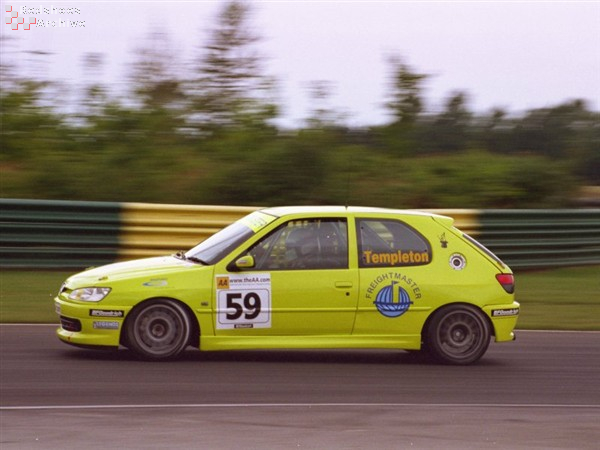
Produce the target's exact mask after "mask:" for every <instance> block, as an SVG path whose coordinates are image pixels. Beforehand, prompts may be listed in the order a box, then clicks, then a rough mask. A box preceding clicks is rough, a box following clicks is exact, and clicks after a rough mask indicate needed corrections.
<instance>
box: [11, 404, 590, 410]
mask: <svg viewBox="0 0 600 450" xmlns="http://www.w3.org/2000/svg"><path fill="white" fill-rule="evenodd" d="M353 407H360V408H365V407H367V408H369V407H377V408H382V407H392V408H511V409H514V408H518V409H534V408H541V409H600V405H561V404H518V403H495V404H488V403H427V404H423V403H193V404H181V405H178V404H169V403H167V404H163V405H161V404H154V405H48V406H0V411H33V410H77V409H178V408H179V409H189V408H191V409H210V408H353Z"/></svg>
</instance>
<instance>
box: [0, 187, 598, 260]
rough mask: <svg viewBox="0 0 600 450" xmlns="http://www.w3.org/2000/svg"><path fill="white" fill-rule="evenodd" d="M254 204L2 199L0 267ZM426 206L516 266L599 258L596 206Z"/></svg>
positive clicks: (149, 237) (147, 249) (126, 242)
mask: <svg viewBox="0 0 600 450" xmlns="http://www.w3.org/2000/svg"><path fill="white" fill-rule="evenodd" d="M256 209H257V207H233V206H205V205H204V206H203V205H198V206H197V205H157V204H148V203H105V202H70V201H51V200H18V199H0V266H1V267H2V268H15V269H16V268H27V269H44V268H56V269H58V268H68V269H81V268H84V267H88V266H96V265H101V264H107V263H110V262H115V261H123V260H128V259H134V258H142V257H148V256H156V255H165V254H170V253H173V252H175V251H177V250H186V249H189V248H191V247H192V246H194V245H195V244H197V243H198V242H200V241H202V240H204V239H206V238H207V237H208V236H210V235H211V234H213V233H214V232H216V231H217V230H219V229H221V228H223V227H224V226H226V225H228V224H229V223H231V222H233V221H235V220H237V219H238V218H240V217H242V216H244V215H246V214H248V213H249V212H251V211H254V210H256ZM432 212H435V213H438V214H443V215H448V216H451V217H454V218H455V225H456V226H457V227H458V228H460V229H461V230H463V231H465V232H467V233H469V234H471V235H472V236H474V237H476V238H477V239H478V240H479V241H481V242H482V243H483V244H484V245H486V246H487V247H488V248H489V249H490V250H492V251H493V252H494V253H496V254H497V255H498V256H500V258H502V259H503V260H504V261H505V262H506V263H507V264H508V265H510V266H511V267H512V268H515V269H520V268H525V269H532V268H544V267H561V266H573V265H584V264H600V209H570V210H483V211H479V210H471V209H451V210H433V211H432Z"/></svg>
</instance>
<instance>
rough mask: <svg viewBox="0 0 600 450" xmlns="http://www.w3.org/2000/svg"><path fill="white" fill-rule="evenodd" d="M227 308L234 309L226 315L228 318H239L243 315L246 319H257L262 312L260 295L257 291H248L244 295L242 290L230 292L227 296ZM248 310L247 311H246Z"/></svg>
mask: <svg viewBox="0 0 600 450" xmlns="http://www.w3.org/2000/svg"><path fill="white" fill-rule="evenodd" d="M225 301H226V306H227V309H233V310H234V311H233V312H228V313H227V314H226V315H225V317H227V320H238V319H239V318H240V317H242V315H243V316H244V319H246V320H252V319H256V318H257V317H258V315H259V314H260V310H261V302H260V297H259V296H258V294H256V293H255V292H248V293H246V295H244V296H243V299H242V293H241V292H228V293H227V294H226V297H225ZM244 310H246V312H244Z"/></svg>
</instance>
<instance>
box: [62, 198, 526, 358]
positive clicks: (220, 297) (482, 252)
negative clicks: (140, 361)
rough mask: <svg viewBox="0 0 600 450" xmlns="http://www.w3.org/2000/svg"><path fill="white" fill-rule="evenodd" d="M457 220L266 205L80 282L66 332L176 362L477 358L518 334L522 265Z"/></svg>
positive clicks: (73, 284) (66, 310) (82, 342)
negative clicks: (174, 249) (516, 267)
mask: <svg viewBox="0 0 600 450" xmlns="http://www.w3.org/2000/svg"><path fill="white" fill-rule="evenodd" d="M453 222H454V221H453V219H452V218H450V217H445V216H441V215H436V214H431V213H423V212H416V211H404V210H390V209H382V208H359V207H342V206H339V207H277V208H267V209H262V210H258V211H255V212H253V213H251V214H249V215H248V216H246V217H244V218H242V219H240V220H238V221H237V222H235V223H233V224H231V225H229V226H228V227H226V228H224V229H222V230H221V231H219V232H217V233H216V234H214V235H212V236H211V237H209V238H208V239H206V240H204V241H203V242H201V243H200V244H198V245H197V246H195V247H194V248H192V249H191V250H189V251H187V252H179V253H177V254H174V255H170V256H162V257H153V258H146V259H140V260H134V261H128V262H120V263H114V264H109V265H106V266H102V267H97V268H93V269H89V270H86V271H84V272H81V273H79V274H76V275H73V276H71V277H70V278H68V279H67V280H66V281H65V282H64V283H63V285H62V287H61V288H60V291H59V293H58V295H57V297H56V298H55V300H54V301H55V307H56V312H57V313H58V315H59V316H60V327H59V328H58V330H57V335H58V337H59V338H60V339H61V340H62V341H64V342H66V343H69V344H74V345H79V346H84V347H97V348H102V347H114V348H118V347H119V346H122V347H126V348H128V349H130V350H131V351H132V352H134V353H135V354H136V355H138V356H139V357H141V358H144V359H150V360H168V359H174V358H176V357H177V356H179V355H181V353H182V352H183V351H184V350H185V349H186V348H187V347H188V346H193V347H196V348H199V349H200V350H203V351H213V350H244V349H309V348H311V349H314V348H319V349H334V348H353V349H374V348H379V349H382V348H383V349H401V350H409V351H422V352H424V353H426V354H427V355H430V356H432V357H433V358H434V359H435V360H437V361H440V362H442V363H448V364H457V365H464V364H471V363H474V362H475V361H478V360H479V359H480V358H481V357H482V355H483V354H484V353H485V352H486V350H487V348H488V345H489V343H490V340H491V338H492V337H493V338H494V340H495V341H496V342H504V341H512V340H514V338H515V335H514V328H515V325H516V322H517V318H518V315H519V304H518V303H517V302H516V301H515V298H514V288H515V280H514V275H513V273H512V271H511V269H510V268H509V267H508V266H507V265H506V264H504V263H503V262H502V261H501V260H500V259H498V257H496V256H495V255H494V254H493V253H492V252H490V251H489V250H488V249H486V248H485V247H484V246H483V245H481V244H480V243H478V242H477V241H476V240H475V239H473V238H471V237H470V236H468V235H467V234H465V233H463V232H461V231H459V230H458V229H457V228H456V227H454V226H453Z"/></svg>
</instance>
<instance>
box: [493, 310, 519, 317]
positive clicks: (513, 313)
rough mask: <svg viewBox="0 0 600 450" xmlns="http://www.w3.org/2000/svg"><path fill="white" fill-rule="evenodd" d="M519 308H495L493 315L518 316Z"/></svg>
mask: <svg viewBox="0 0 600 450" xmlns="http://www.w3.org/2000/svg"><path fill="white" fill-rule="evenodd" d="M518 315H519V308H511V309H493V310H492V317H510V316H518Z"/></svg>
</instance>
